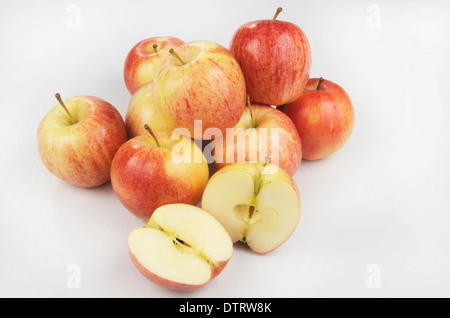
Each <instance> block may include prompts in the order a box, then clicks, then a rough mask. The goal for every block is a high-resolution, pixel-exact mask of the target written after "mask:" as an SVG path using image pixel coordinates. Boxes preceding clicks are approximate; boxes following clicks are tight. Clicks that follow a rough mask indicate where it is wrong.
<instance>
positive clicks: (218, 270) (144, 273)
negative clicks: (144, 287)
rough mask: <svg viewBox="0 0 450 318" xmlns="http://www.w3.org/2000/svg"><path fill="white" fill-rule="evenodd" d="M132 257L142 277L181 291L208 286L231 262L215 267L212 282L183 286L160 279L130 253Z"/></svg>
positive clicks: (220, 263) (221, 263)
mask: <svg viewBox="0 0 450 318" xmlns="http://www.w3.org/2000/svg"><path fill="white" fill-rule="evenodd" d="M130 257H131V261H132V262H133V264H134V266H136V269H137V270H138V271H139V273H141V274H142V276H144V277H145V278H147V279H148V280H149V281H151V282H153V283H155V284H157V285H159V286H163V287H166V288H169V289H173V290H181V291H191V290H196V289H199V288H201V287H203V286H205V285H207V284H208V283H209V282H210V281H211V280H212V279H213V278H214V277H216V276H217V275H219V274H220V273H221V272H222V270H223V269H224V268H225V266H226V265H227V264H228V262H229V260H230V259H228V260H226V261H223V262H219V263H217V264H216V265H215V266H214V268H213V270H212V272H211V280H210V281H207V282H205V283H204V284H201V285H190V284H183V283H179V282H175V281H172V280H169V279H165V278H163V277H160V276H158V275H155V274H154V273H152V272H150V271H149V270H148V269H147V268H145V267H144V266H142V264H141V263H139V261H138V260H137V258H136V257H135V256H134V255H133V253H131V252H130Z"/></svg>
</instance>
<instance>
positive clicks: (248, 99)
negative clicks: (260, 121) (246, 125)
mask: <svg viewBox="0 0 450 318" xmlns="http://www.w3.org/2000/svg"><path fill="white" fill-rule="evenodd" d="M247 105H248V110H249V111H250V118H251V119H252V127H253V128H255V118H254V117H253V111H252V104H251V103H250V95H249V94H247Z"/></svg>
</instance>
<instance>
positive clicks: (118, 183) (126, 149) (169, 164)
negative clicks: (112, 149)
mask: <svg viewBox="0 0 450 318" xmlns="http://www.w3.org/2000/svg"><path fill="white" fill-rule="evenodd" d="M155 135H156V137H157V139H158V141H159V143H160V145H161V147H158V146H157V145H156V142H155V140H154V139H153V138H152V137H151V136H150V134H148V135H140V136H137V137H134V138H132V139H130V140H128V141H127V142H125V143H124V144H123V145H122V146H121V147H120V148H119V150H118V151H117V153H116V155H115V156H114V160H113V162H112V166H111V184H112V186H113V190H114V192H115V193H116V195H117V196H118V198H119V200H120V201H121V202H122V204H123V205H124V206H125V207H126V208H127V209H128V210H129V211H130V212H131V213H133V214H134V215H136V216H137V217H139V218H141V219H143V220H145V221H148V220H149V218H150V217H151V215H152V213H153V211H154V210H155V209H156V208H158V207H160V206H162V205H165V204H169V203H186V204H192V205H196V204H197V203H198V202H199V201H200V199H201V196H202V193H203V190H204V188H205V186H206V183H207V182H208V179H209V167H208V163H207V162H206V159H205V157H204V156H203V153H201V149H200V148H199V147H198V146H197V145H196V144H195V143H194V141H193V140H191V139H188V138H182V139H181V140H180V141H178V140H172V139H171V134H170V133H169V132H161V133H155ZM179 143H180V144H179ZM176 145H179V146H180V145H181V146H182V147H183V149H188V148H189V147H190V149H191V156H192V157H191V158H189V160H190V163H184V162H181V163H177V162H176V161H175V160H173V159H172V148H173V147H174V146H176ZM194 156H201V162H199V163H196V162H195V161H194V158H193V157H194Z"/></svg>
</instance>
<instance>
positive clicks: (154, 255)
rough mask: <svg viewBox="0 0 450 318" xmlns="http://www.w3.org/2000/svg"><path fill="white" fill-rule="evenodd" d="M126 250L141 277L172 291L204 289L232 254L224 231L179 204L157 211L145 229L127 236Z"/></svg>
mask: <svg viewBox="0 0 450 318" xmlns="http://www.w3.org/2000/svg"><path fill="white" fill-rule="evenodd" d="M128 248H129V252H130V256H131V259H132V261H133V263H134V265H135V266H136V268H137V269H138V271H139V272H140V273H141V274H142V275H143V276H145V277H146V278H147V279H149V280H150V281H152V282H153V283H156V284H158V285H161V286H164V287H167V288H170V289H176V290H194V289H197V288H200V287H202V286H204V285H205V284H207V283H208V282H209V281H210V280H211V279H213V278H214V277H216V276H217V275H218V274H219V273H220V272H221V271H222V270H223V268H224V267H225V265H226V264H227V263H228V261H229V260H230V258H231V255H232V254H233V242H232V241H231V239H230V237H229V235H228V233H227V231H226V230H225V229H224V227H223V226H222V225H221V224H220V223H219V222H218V221H217V220H216V219H215V218H214V217H213V216H211V215H210V214H209V213H207V212H205V211H203V210H202V209H201V208H199V207H196V206H193V205H189V204H182V203H174V204H167V205H163V206H161V207H159V208H157V209H156V210H155V211H154V212H153V214H152V216H151V218H150V219H149V221H148V223H147V226H146V227H143V228H138V229H135V230H133V231H132V232H131V233H130V234H129V236H128Z"/></svg>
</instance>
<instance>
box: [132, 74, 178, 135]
mask: <svg viewBox="0 0 450 318" xmlns="http://www.w3.org/2000/svg"><path fill="white" fill-rule="evenodd" d="M145 124H147V125H149V126H150V127H152V130H153V132H154V133H158V132H164V131H167V132H171V131H172V127H170V125H169V123H167V121H166V120H165V119H164V117H163V116H162V115H161V113H160V112H159V111H158V108H157V107H156V103H155V96H154V94H153V81H152V82H149V83H146V84H144V85H143V86H142V87H141V88H139V89H138V90H137V91H136V93H134V95H133V97H132V98H131V100H130V103H129V104H128V109H127V113H126V115H125V125H126V127H127V132H128V138H129V139H131V138H133V137H136V136H139V135H146V134H148V132H147V131H146V130H145V128H144V125H145Z"/></svg>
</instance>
